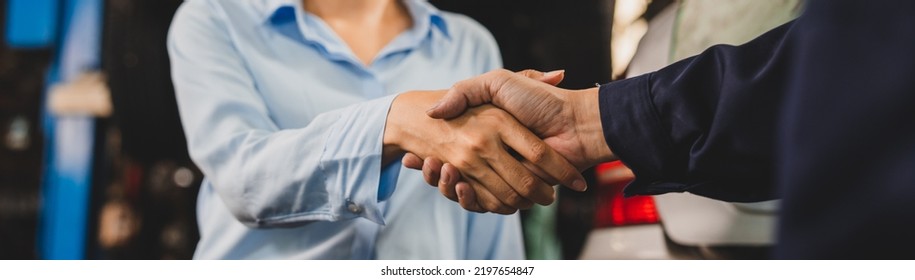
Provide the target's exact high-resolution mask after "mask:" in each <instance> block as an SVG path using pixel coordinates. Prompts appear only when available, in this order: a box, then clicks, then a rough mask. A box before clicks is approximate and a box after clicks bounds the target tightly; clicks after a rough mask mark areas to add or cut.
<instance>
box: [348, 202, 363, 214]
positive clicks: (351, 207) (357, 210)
mask: <svg viewBox="0 0 915 280" xmlns="http://www.w3.org/2000/svg"><path fill="white" fill-rule="evenodd" d="M346 210H349V211H350V213H353V214H359V213H362V207H359V205H356V203H353V202H352V201H349V202H347V203H346Z"/></svg>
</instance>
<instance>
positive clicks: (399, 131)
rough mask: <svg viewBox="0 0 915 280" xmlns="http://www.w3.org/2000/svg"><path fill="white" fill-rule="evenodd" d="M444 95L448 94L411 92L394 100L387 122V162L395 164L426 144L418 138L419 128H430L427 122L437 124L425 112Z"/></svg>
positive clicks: (384, 152)
mask: <svg viewBox="0 0 915 280" xmlns="http://www.w3.org/2000/svg"><path fill="white" fill-rule="evenodd" d="M442 95H444V92H441V91H411V92H406V93H402V94H400V95H398V96H397V97H395V98H394V101H393V102H391V108H390V109H389V110H388V115H387V118H386V119H385V126H384V134H383V137H382V161H383V162H389V161H390V160H394V159H396V158H398V157H400V156H402V155H403V154H404V153H406V152H407V151H413V149H416V148H418V147H416V146H417V145H422V144H423V143H424V142H423V139H421V138H422V137H421V135H419V134H418V133H421V132H422V131H421V130H422V129H419V128H420V127H427V126H425V124H426V121H434V120H433V119H432V118H429V117H428V116H427V115H426V113H425V112H426V110H427V109H428V108H429V107H431V106H432V104H434V103H435V102H436V101H437V100H438V99H440V98H441V96H442ZM418 130H420V131H418Z"/></svg>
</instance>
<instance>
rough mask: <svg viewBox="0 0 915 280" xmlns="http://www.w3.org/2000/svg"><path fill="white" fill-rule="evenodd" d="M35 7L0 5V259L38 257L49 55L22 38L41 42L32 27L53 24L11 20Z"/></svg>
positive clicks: (26, 2)
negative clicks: (44, 96) (43, 101)
mask: <svg viewBox="0 0 915 280" xmlns="http://www.w3.org/2000/svg"><path fill="white" fill-rule="evenodd" d="M14 2H15V3H14ZM38 2H47V1H30V0H20V1H10V0H7V1H2V0H0V38H2V39H0V137H2V139H0V259H35V258H38V252H37V247H36V241H37V240H36V236H37V234H38V214H39V207H40V202H41V200H40V199H39V193H40V190H41V188H40V187H39V186H40V182H41V172H42V158H43V157H44V150H45V148H44V136H43V134H42V125H41V124H42V122H41V107H42V106H41V94H42V88H43V82H44V77H45V74H46V73H45V71H46V69H47V67H48V64H49V61H50V57H51V50H50V49H49V48H48V46H47V45H45V43H46V42H43V40H32V39H29V38H25V37H29V36H33V35H38V36H37V37H42V36H44V35H45V34H43V33H33V32H38V31H36V30H33V28H34V29H43V28H45V27H52V26H53V24H51V23H47V24H46V25H45V23H42V22H37V21H36V20H39V19H35V18H27V17H21V16H11V14H12V13H14V12H15V11H19V10H22V9H30V8H32V7H31V6H30V5H32V4H34V5H41V4H47V3H38ZM54 2H56V1H54ZM33 24H34V25H33ZM23 28H25V29H23ZM33 39H34V37H33ZM38 39H43V38H38ZM29 42H31V43H29Z"/></svg>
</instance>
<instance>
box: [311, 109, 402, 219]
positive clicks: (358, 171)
mask: <svg viewBox="0 0 915 280" xmlns="http://www.w3.org/2000/svg"><path fill="white" fill-rule="evenodd" d="M395 97H396V95H391V96H386V97H382V98H379V99H375V100H371V101H368V102H363V103H360V104H356V105H353V108H351V110H349V111H350V112H351V113H350V114H341V116H340V119H339V120H337V121H336V122H335V123H334V124H333V126H332V127H331V129H332V131H331V133H330V134H329V136H328V139H327V141H326V144H325V147H324V153H323V154H322V156H321V170H322V171H323V172H324V176H325V181H326V183H327V186H329V187H328V193H329V196H330V201H329V202H330V205H331V207H332V209H331V212H332V213H336V214H337V215H338V216H339V217H340V218H341V219H347V218H358V217H363V218H366V219H369V220H370V221H372V222H375V223H377V224H379V225H384V218H383V214H382V210H381V207H380V205H379V202H380V201H382V200H383V199H385V198H386V197H384V196H389V195H390V193H393V192H394V184H393V182H396V180H397V177H396V175H395V176H394V177H391V176H385V178H382V166H381V160H382V158H381V157H382V140H383V137H384V127H385V123H386V120H387V115H388V110H389V109H390V108H391V103H392V102H393V101H394V98H395ZM395 164H396V163H395ZM396 165H399V164H396ZM388 169H390V168H388ZM395 171H399V168H398V169H396V170H395ZM385 173H388V172H385ZM392 178H393V179H392ZM382 179H384V180H382ZM385 182H388V183H391V184H390V185H385V186H384V187H380V186H381V185H383V184H384V183H385Z"/></svg>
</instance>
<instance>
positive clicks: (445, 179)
mask: <svg viewBox="0 0 915 280" xmlns="http://www.w3.org/2000/svg"><path fill="white" fill-rule="evenodd" d="M438 179H439V181H438V184H439V185H447V184H448V183H449V182H451V176H450V175H449V174H448V172H442V176H441V177H439V178H438Z"/></svg>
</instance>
